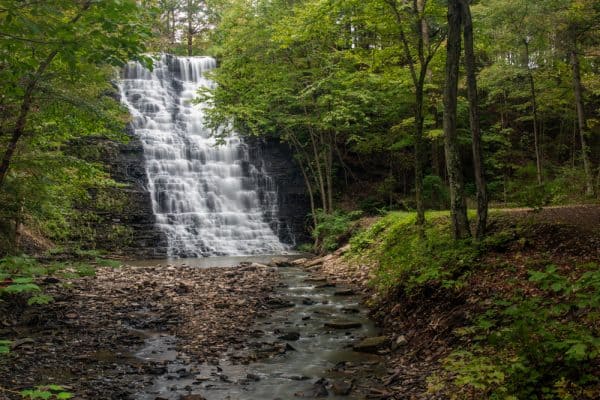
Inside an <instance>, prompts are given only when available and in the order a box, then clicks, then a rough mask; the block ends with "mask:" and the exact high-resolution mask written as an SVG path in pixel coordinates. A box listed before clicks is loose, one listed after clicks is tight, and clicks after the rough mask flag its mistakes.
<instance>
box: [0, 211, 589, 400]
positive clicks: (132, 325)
mask: <svg viewBox="0 0 600 400" xmlns="http://www.w3.org/2000/svg"><path fill="white" fill-rule="evenodd" d="M442 218H443V217H442ZM376 223H377V219H369V221H368V224H376ZM364 225H367V224H366V223H365V224H364ZM363 228H366V229H368V228H367V227H366V226H363ZM381 235H383V233H382V234H381ZM490 238H492V239H493V240H491V241H490V242H489V243H487V244H486V250H485V251H484V252H482V253H481V254H479V256H478V257H477V261H476V265H474V266H471V268H472V269H471V270H470V271H469V272H468V273H464V271H461V272H460V273H461V274H463V275H462V276H463V277H462V278H461V280H460V285H454V287H452V288H449V287H447V286H445V285H444V284H442V281H435V280H432V281H429V282H427V283H426V284H423V285H420V286H418V287H415V288H413V289H412V290H411V291H408V292H407V291H406V290H405V289H406V288H405V287H404V286H403V285H402V284H399V285H397V286H392V287H389V288H388V289H387V290H385V291H381V289H378V288H376V287H375V286H373V282H374V280H373V279H374V278H376V277H377V274H378V268H380V267H381V265H380V263H379V261H378V260H376V259H375V260H374V259H371V260H370V262H368V259H365V258H361V257H357V254H356V250H353V249H352V247H351V246H350V245H346V246H344V247H342V248H340V249H339V250H338V251H336V252H335V253H333V254H330V255H328V256H325V257H320V258H315V259H311V260H304V262H299V263H297V264H298V265H300V266H302V267H304V268H306V269H308V270H309V271H310V272H311V273H312V275H313V276H314V277H315V278H314V279H315V282H317V281H319V280H323V282H325V284H326V285H336V284H338V285H349V286H351V287H353V288H354V293H357V294H360V295H362V297H363V299H364V301H365V302H366V303H367V304H368V305H369V307H370V309H371V317H372V318H373V319H374V320H375V321H376V322H377V324H378V325H379V326H380V327H381V328H382V332H383V335H384V336H385V338H381V337H380V338H379V339H380V340H378V341H377V343H376V344H375V345H374V346H373V348H371V349H369V352H370V353H375V354H376V355H378V356H379V357H380V360H381V362H380V363H378V364H380V365H382V366H384V371H387V372H386V373H384V374H383V375H382V374H381V372H380V373H379V374H378V375H377V376H368V374H366V375H365V374H363V375H362V376H361V378H360V379H362V380H363V382H357V381H351V382H352V383H351V385H354V387H361V386H362V388H363V390H362V393H364V396H365V397H366V398H374V399H446V398H449V395H450V393H451V394H453V395H456V396H459V397H458V398H463V397H464V396H463V397H460V395H461V389H460V388H455V389H448V387H450V386H446V389H444V390H440V389H439V388H437V389H435V390H434V389H432V377H437V379H438V381H439V380H442V381H444V380H445V381H446V383H447V384H448V385H449V384H450V382H451V381H452V379H453V378H454V377H455V375H453V374H451V373H448V372H447V368H445V366H446V364H445V361H444V360H446V359H447V357H448V356H449V355H450V354H451V353H452V352H453V351H455V350H456V349H459V348H462V347H465V346H469V345H470V343H471V341H472V340H473V339H472V337H470V336H468V335H464V334H461V333H460V331H461V329H462V330H464V329H465V328H467V327H469V326H470V324H472V323H473V321H474V319H475V318H476V316H478V315H481V314H482V313H484V312H485V311H486V310H488V309H490V307H491V305H492V303H493V302H494V301H495V299H497V298H509V297H510V296H513V295H514V293H515V292H519V293H521V294H524V295H525V296H530V297H536V296H537V297H540V296H545V295H546V294H545V293H544V292H542V291H540V290H539V288H538V287H536V286H535V285H534V284H532V282H531V281H530V274H531V271H532V270H543V269H544V268H546V266H548V265H554V266H556V268H557V270H558V272H560V273H561V274H564V275H568V276H572V277H574V278H577V277H579V276H581V275H582V273H583V270H582V269H581V268H582V267H581V266H582V265H585V264H589V263H597V262H598V261H600V207H598V206H576V207H556V208H548V209H544V210H542V211H540V212H531V211H529V210H520V209H512V210H503V211H495V212H493V213H492V216H491V219H490ZM380 240H383V236H381V237H379V236H376V237H375V238H374V240H373V242H374V243H375V244H377V243H378V242H379V241H380ZM403 240H406V239H405V238H402V237H400V238H398V241H399V243H400V244H402V243H403ZM351 243H352V240H351ZM358 252H359V253H360V251H358ZM457 282H458V280H457ZM37 283H38V284H40V285H41V286H43V287H44V289H45V290H46V291H47V292H48V293H49V294H51V295H53V297H54V299H55V301H54V302H53V303H51V304H47V305H37V306H34V307H27V306H26V302H25V300H23V299H20V298H19V297H18V296H17V297H15V298H12V299H9V301H7V302H5V303H0V338H3V339H9V340H11V341H12V349H11V353H10V354H9V355H7V356H6V357H3V358H2V359H0V382H2V383H1V384H0V387H2V389H9V390H11V391H18V390H21V389H24V388H29V387H32V386H35V385H38V384H41V383H43V384H49V383H56V384H61V385H63V386H64V387H65V388H66V389H67V390H70V391H72V392H74V393H76V394H77V396H76V398H82V399H128V398H131V397H132V396H133V395H134V394H135V393H139V392H140V390H141V389H142V388H144V387H147V386H148V385H151V383H152V381H153V380H154V378H155V377H156V376H158V375H164V374H165V373H166V369H165V363H164V362H160V361H157V360H152V361H144V360H141V359H140V358H139V356H136V354H135V351H136V349H139V348H141V347H142V346H143V344H144V343H146V342H147V340H148V339H149V338H152V337H154V336H161V335H162V336H164V337H167V336H173V337H177V338H178V339H179V342H178V344H177V346H176V348H175V350H174V351H177V353H178V357H179V358H182V359H183V361H184V362H185V361H186V360H189V361H192V362H194V363H206V364H212V365H217V364H218V363H219V360H220V359H223V358H224V357H225V358H229V359H230V360H231V359H236V357H238V356H239V355H240V354H242V353H243V354H246V353H244V352H243V351H240V350H241V349H244V348H247V347H248V341H249V340H250V338H251V337H252V335H253V330H252V328H251V327H252V326H253V324H254V323H255V321H256V320H257V318H259V317H265V316H268V315H269V313H270V312H271V310H273V309H277V308H279V307H286V306H287V304H285V300H280V299H277V298H273V297H272V296H273V292H274V288H275V287H277V285H278V284H279V275H278V273H277V269H276V268H274V267H267V266H263V265H259V264H249V263H247V264H242V265H241V266H238V267H234V268H207V269H206V268H202V269H200V268H194V267H185V266H183V267H181V266H180V267H174V266H167V265H163V266H153V267H129V266H125V267H121V268H117V269H115V268H108V267H101V268H99V269H98V270H97V273H96V275H95V276H93V277H84V278H74V279H66V278H65V279H63V278H60V279H57V278H46V279H43V280H39V281H38V282H37ZM586 323H587V324H588V325H590V326H589V328H590V329H591V330H592V332H594V333H595V334H596V335H598V332H599V329H600V326H599V324H600V323H599V322H598V320H597V319H596V320H591V322H589V323H588V322H586ZM288 348H289V347H287V346H286V345H285V343H274V344H273V348H272V349H270V350H271V353H272V354H278V353H279V354H281V353H284V352H285V351H287V350H286V349H288ZM365 358H367V357H365ZM252 361H254V359H252V358H251V357H250V358H247V359H240V358H239V357H238V358H237V359H236V362H239V363H248V362H252ZM592 363H595V367H594V368H593V369H592V374H593V375H595V376H597V377H600V366H599V364H598V360H597V359H596V360H592ZM356 368H360V363H358V364H354V366H353V367H351V368H350V369H349V370H348V371H350V372H349V373H350V374H351V375H352V374H354V375H356V373H355V372H352V371H356ZM343 370H344V367H342V369H341V371H342V372H341V373H344V372H343ZM195 372H197V373H201V371H195ZM182 373H185V374H188V373H190V371H184V372H182ZM192 373H193V371H192ZM323 387H325V386H323ZM327 388H328V389H329V390H330V391H331V390H332V388H331V385H330V384H328V386H327ZM596 389H598V387H597V386H596V387H595V389H594V387H592V388H591V390H592V392H589V393H592V394H591V395H590V396H591V397H590V396H588V397H585V396H583V397H581V398H582V399H585V398H594V397H593V396H595V395H596V394H598V393H600V392H598V391H595V392H594V391H593V390H596ZM448 390H450V392H449V391H448ZM324 393H325V394H323V393H321V395H319V392H318V391H317V392H314V393H312V394H311V395H310V396H309V397H323V396H325V397H326V393H327V391H326V390H325V392H324ZM586 393H587V392H586ZM0 398H2V399H3V398H7V399H18V398H20V396H19V395H17V394H16V393H13V392H9V391H6V390H4V391H2V392H0ZM158 398H159V397H157V399H158ZM200 398H201V397H189V400H198V399H200ZM465 398H468V396H466V397H465ZM479 398H485V397H479ZM181 399H188V397H185V396H182V397H181Z"/></svg>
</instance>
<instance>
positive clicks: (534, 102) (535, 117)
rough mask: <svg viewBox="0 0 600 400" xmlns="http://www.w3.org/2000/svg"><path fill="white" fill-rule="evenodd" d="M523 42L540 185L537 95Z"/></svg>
mask: <svg viewBox="0 0 600 400" xmlns="http://www.w3.org/2000/svg"><path fill="white" fill-rule="evenodd" d="M523 43H524V44H525V63H526V64H527V65H526V66H527V78H528V80H529V91H530V94H531V112H532V116H533V144H534V149H535V167H536V173H537V182H538V185H541V184H542V182H543V178H542V153H541V146H540V134H539V132H538V114H537V96H536V94H535V81H534V79H533V72H532V71H531V67H530V65H529V63H530V60H529V40H528V39H524V40H523Z"/></svg>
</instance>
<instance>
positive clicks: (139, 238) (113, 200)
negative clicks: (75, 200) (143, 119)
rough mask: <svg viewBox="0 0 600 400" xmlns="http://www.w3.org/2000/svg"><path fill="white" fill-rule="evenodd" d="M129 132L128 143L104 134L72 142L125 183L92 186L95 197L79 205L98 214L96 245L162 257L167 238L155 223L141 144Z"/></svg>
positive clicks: (80, 153)
mask: <svg viewBox="0 0 600 400" xmlns="http://www.w3.org/2000/svg"><path fill="white" fill-rule="evenodd" d="M128 136H129V138H130V139H129V142H128V143H119V142H115V141H113V140H109V139H106V138H101V137H87V138H83V139H80V140H78V141H77V142H75V143H72V145H71V151H72V152H74V153H75V154H77V156H78V157H80V158H82V159H84V160H87V161H93V162H99V163H101V164H103V166H104V168H105V170H106V171H107V172H108V173H109V174H110V176H111V178H113V179H114V180H115V181H116V182H118V183H120V184H123V185H124V186H123V187H119V188H112V189H108V190H107V189H103V188H100V189H94V190H92V191H91V193H90V195H91V197H92V201H91V202H89V203H88V204H84V205H81V206H80V207H79V208H81V209H83V210H85V211H87V212H89V213H92V214H94V215H95V216H96V221H95V223H94V231H95V235H94V237H93V238H92V239H93V240H94V241H95V243H96V247H97V248H101V249H104V250H108V251H112V252H116V253H122V254H126V255H129V256H137V257H149V258H162V257H165V256H166V249H167V239H166V237H165V235H164V234H163V233H162V232H161V231H160V230H158V228H157V227H156V226H155V224H154V214H153V211H152V201H151V198H150V193H149V192H148V190H147V177H146V170H145V168H144V162H145V161H144V152H143V148H142V144H141V142H140V141H139V140H137V139H136V138H135V137H133V136H132V134H131V132H128ZM107 200H108V201H107Z"/></svg>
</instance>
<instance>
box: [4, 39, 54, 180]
mask: <svg viewBox="0 0 600 400" xmlns="http://www.w3.org/2000/svg"><path fill="white" fill-rule="evenodd" d="M57 54H58V50H53V51H52V52H50V54H48V56H47V57H46V59H45V60H44V61H43V62H42V63H41V64H40V66H39V67H38V69H37V70H36V72H35V74H34V75H33V77H32V78H31V79H30V80H29V82H28V83H27V86H26V88H25V94H24V95H23V101H22V102H21V107H20V109H19V115H18V116H17V121H16V123H15V127H14V129H13V131H12V136H11V138H10V141H9V142H8V146H7V148H6V150H5V151H4V156H3V157H2V162H1V163H0V188H2V185H3V184H4V179H5V178H6V174H7V173H8V168H9V167H10V162H11V161H12V158H13V156H14V154H15V151H16V150H17V144H18V143H19V140H20V139H21V137H22V136H23V134H24V133H25V125H26V124H27V117H28V116H29V111H31V105H32V103H33V94H34V92H35V90H36V89H37V85H38V82H39V80H40V78H41V77H42V74H43V73H44V72H45V71H46V69H47V68H48V66H49V65H50V64H51V63H52V61H53V60H54V58H55V57H56V55H57Z"/></svg>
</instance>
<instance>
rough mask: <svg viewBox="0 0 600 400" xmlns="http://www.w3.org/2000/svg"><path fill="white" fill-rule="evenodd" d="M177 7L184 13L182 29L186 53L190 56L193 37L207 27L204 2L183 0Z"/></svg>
mask: <svg viewBox="0 0 600 400" xmlns="http://www.w3.org/2000/svg"><path fill="white" fill-rule="evenodd" d="M179 9H180V10H181V12H182V13H183V15H184V17H183V20H184V24H185V27H184V29H183V31H184V32H185V37H186V41H187V55H188V56H189V57H191V56H192V55H194V38H195V37H196V36H197V35H198V34H199V33H201V32H203V31H204V30H205V29H207V28H208V26H207V24H208V21H207V15H208V14H207V9H206V2H205V1H204V0H183V4H182V5H180V8H179Z"/></svg>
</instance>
